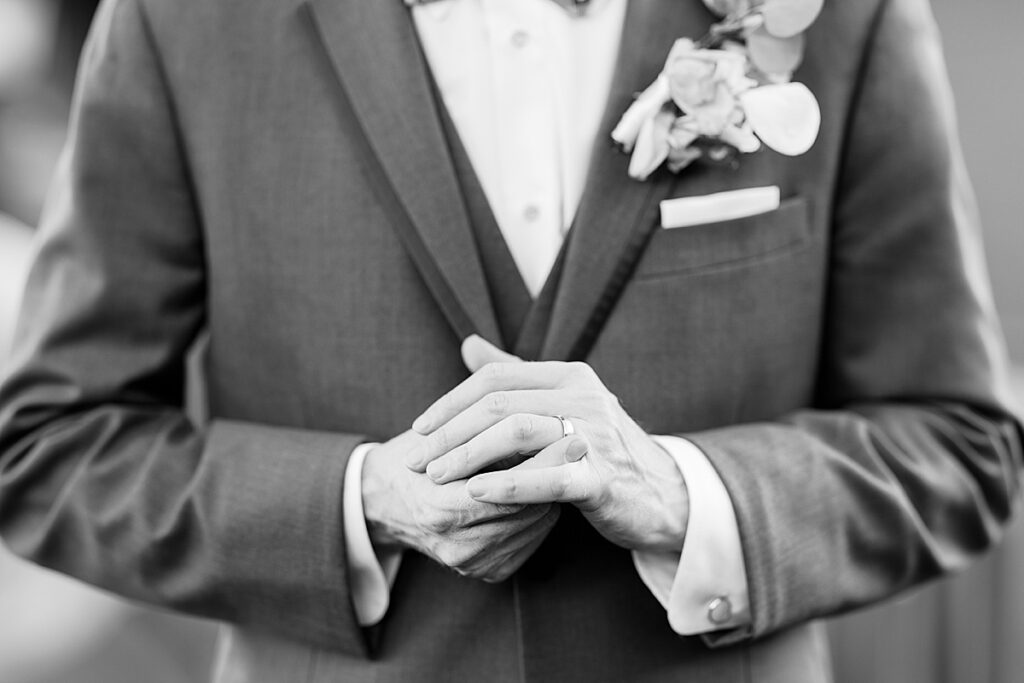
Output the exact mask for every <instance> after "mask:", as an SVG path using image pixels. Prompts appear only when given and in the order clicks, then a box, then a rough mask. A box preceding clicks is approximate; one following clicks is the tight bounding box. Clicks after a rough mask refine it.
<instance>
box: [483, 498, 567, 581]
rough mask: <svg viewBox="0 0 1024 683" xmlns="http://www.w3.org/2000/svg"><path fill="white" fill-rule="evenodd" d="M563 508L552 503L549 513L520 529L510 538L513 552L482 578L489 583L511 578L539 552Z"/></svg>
mask: <svg viewBox="0 0 1024 683" xmlns="http://www.w3.org/2000/svg"><path fill="white" fill-rule="evenodd" d="M560 511H561V508H560V507H559V506H557V505H552V506H551V507H550V510H549V512H548V513H547V514H545V515H544V516H543V517H542V518H541V519H539V520H537V522H536V523H534V524H533V525H531V526H529V527H527V528H525V529H523V530H522V531H520V532H519V533H518V534H517V535H516V537H515V538H513V539H510V541H511V545H512V546H513V548H512V552H510V553H508V554H507V555H506V556H505V557H504V558H502V559H501V560H500V561H499V562H498V563H497V564H496V565H495V566H494V567H492V568H491V569H490V571H488V572H486V573H485V574H484V576H482V577H481V578H482V579H483V580H484V581H486V582H487V583H500V582H502V581H505V580H506V579H508V578H510V577H511V576H512V575H513V574H515V573H516V572H517V571H519V568H520V567H522V566H523V565H524V564H525V563H526V561H527V560H529V559H530V557H532V556H533V554H534V553H535V552H537V548H539V547H540V546H541V544H542V543H544V539H546V538H547V537H548V533H550V531H551V529H552V528H554V526H555V523H556V522H557V521H558V516H559V512H560Z"/></svg>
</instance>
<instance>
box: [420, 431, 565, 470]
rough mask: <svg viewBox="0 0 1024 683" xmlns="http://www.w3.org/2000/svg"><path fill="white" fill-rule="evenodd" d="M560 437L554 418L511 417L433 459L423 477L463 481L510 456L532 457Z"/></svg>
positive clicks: (560, 433)
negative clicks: (520, 454) (528, 454)
mask: <svg viewBox="0 0 1024 683" xmlns="http://www.w3.org/2000/svg"><path fill="white" fill-rule="evenodd" d="M562 436H563V434H562V421H561V420H559V419H558V418H557V417H551V416H550V415H531V414H529V413H520V414H518V415H512V416H510V417H506V418H505V419H504V420H502V421H501V422H498V423H497V424H496V425H493V426H491V427H488V428H487V429H485V430H484V431H482V432H480V433H479V434H477V435H476V436H474V437H473V438H472V439H470V440H469V441H467V442H466V443H464V444H463V445H461V446H458V447H456V448H454V449H453V450H451V451H449V452H447V453H445V454H444V455H441V456H440V457H438V458H437V459H435V460H434V461H433V462H431V463H430V464H429V465H427V470H426V471H427V476H428V477H430V478H431V479H433V480H434V482H436V483H438V484H446V483H448V482H451V481H455V480H456V479H465V478H466V477H469V476H471V475H474V474H476V473H477V472H479V471H480V470H482V469H484V468H485V467H487V466H488V465H491V464H493V463H495V462H498V461H499V460H502V459H504V458H507V457H509V456H510V455H515V454H517V453H535V452H537V451H539V450H541V449H542V448H545V447H546V446H548V445H550V444H552V443H554V442H555V441H558V440H559V439H561V438H562Z"/></svg>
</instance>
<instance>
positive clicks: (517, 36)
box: [511, 29, 530, 48]
mask: <svg viewBox="0 0 1024 683" xmlns="http://www.w3.org/2000/svg"><path fill="white" fill-rule="evenodd" d="M511 40H512V46H513V47H519V48H522V47H526V44H527V43H528V42H530V34H529V33H527V32H526V31H523V30H522V29H520V30H518V31H516V32H514V33H513V34H512V38H511Z"/></svg>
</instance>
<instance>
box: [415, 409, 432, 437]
mask: <svg viewBox="0 0 1024 683" xmlns="http://www.w3.org/2000/svg"><path fill="white" fill-rule="evenodd" d="M412 431H414V432H418V433H420V434H428V433H429V432H430V419H429V418H428V417H427V414H426V413H424V414H422V415H420V416H419V417H417V418H416V419H415V420H413V423H412Z"/></svg>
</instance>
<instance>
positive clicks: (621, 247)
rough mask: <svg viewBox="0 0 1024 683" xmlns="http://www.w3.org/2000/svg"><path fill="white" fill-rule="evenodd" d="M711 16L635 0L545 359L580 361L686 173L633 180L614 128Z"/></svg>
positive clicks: (678, 5)
mask: <svg viewBox="0 0 1024 683" xmlns="http://www.w3.org/2000/svg"><path fill="white" fill-rule="evenodd" d="M712 21H713V17H712V16H711V14H710V13H708V11H707V10H706V9H705V8H704V5H703V3H701V2H699V1H698V0H630V3H629V8H628V10H627V14H626V22H625V26H624V28H623V36H622V42H621V46H620V48H619V59H618V64H617V66H616V70H615V76H614V79H613V82H612V90H611V94H610V97H609V101H608V105H607V108H606V110H605V113H604V117H603V119H602V122H601V129H600V131H599V133H598V139H597V141H596V142H595V146H594V152H593V154H592V155H591V162H590V171H589V174H588V178H587V185H586V189H585V190H584V193H583V199H582V201H581V202H580V208H579V211H578V212H577V214H576V219H575V220H574V221H573V227H572V230H571V231H570V238H569V239H570V242H569V244H568V251H567V253H566V261H565V270H564V273H563V275H562V282H561V285H560V288H559V292H558V296H557V298H556V300H555V305H554V311H553V314H552V322H551V327H550V329H549V331H548V335H547V337H546V339H545V342H544V346H543V350H542V353H541V355H542V357H543V358H546V359H552V360H580V359H582V358H581V356H583V355H585V353H586V348H585V347H586V346H587V343H586V342H587V340H588V339H591V338H593V336H595V335H596V334H597V332H599V328H600V326H601V325H603V323H604V321H605V320H606V319H607V315H608V313H609V312H610V307H611V306H613V305H614V297H613V296H610V295H609V293H610V292H612V291H614V290H615V289H616V285H617V284H621V283H622V281H623V279H624V278H627V277H628V276H629V274H630V272H631V271H632V267H633V266H634V265H635V263H636V260H637V259H638V258H639V256H640V253H641V252H642V249H643V246H644V245H645V244H646V242H647V237H649V236H650V233H651V231H653V230H654V229H656V228H657V225H658V203H659V201H660V200H661V199H664V198H665V197H666V196H668V193H669V192H671V190H672V188H673V187H674V186H675V184H676V182H677V180H679V179H680V178H682V176H680V177H678V178H677V176H673V175H671V174H668V173H667V172H664V171H659V172H658V173H656V174H655V175H654V176H652V177H651V178H650V179H648V180H647V181H645V182H638V181H635V180H633V179H631V178H630V177H629V175H628V173H627V170H628V166H629V156H628V155H626V154H623V153H622V152H620V151H619V150H617V149H615V148H614V147H613V145H612V142H611V132H612V129H613V128H614V127H615V124H616V123H618V120H619V118H620V117H621V116H622V113H623V112H625V111H626V109H627V107H629V104H630V103H631V102H632V100H633V97H634V95H635V93H637V92H638V91H640V90H643V89H644V88H645V87H647V85H648V84H650V83H651V81H653V80H654V78H655V77H656V76H657V75H658V73H659V72H660V71H661V69H662V67H663V66H664V63H665V58H666V57H667V56H668V51H669V49H670V48H671V47H672V43H673V42H674V41H675V40H676V39H677V38H681V37H684V36H686V37H693V38H699V37H700V36H701V35H703V34H704V33H705V32H707V29H708V27H709V26H710V25H711V22H712ZM687 172H689V173H692V172H694V170H688V171H687Z"/></svg>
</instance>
